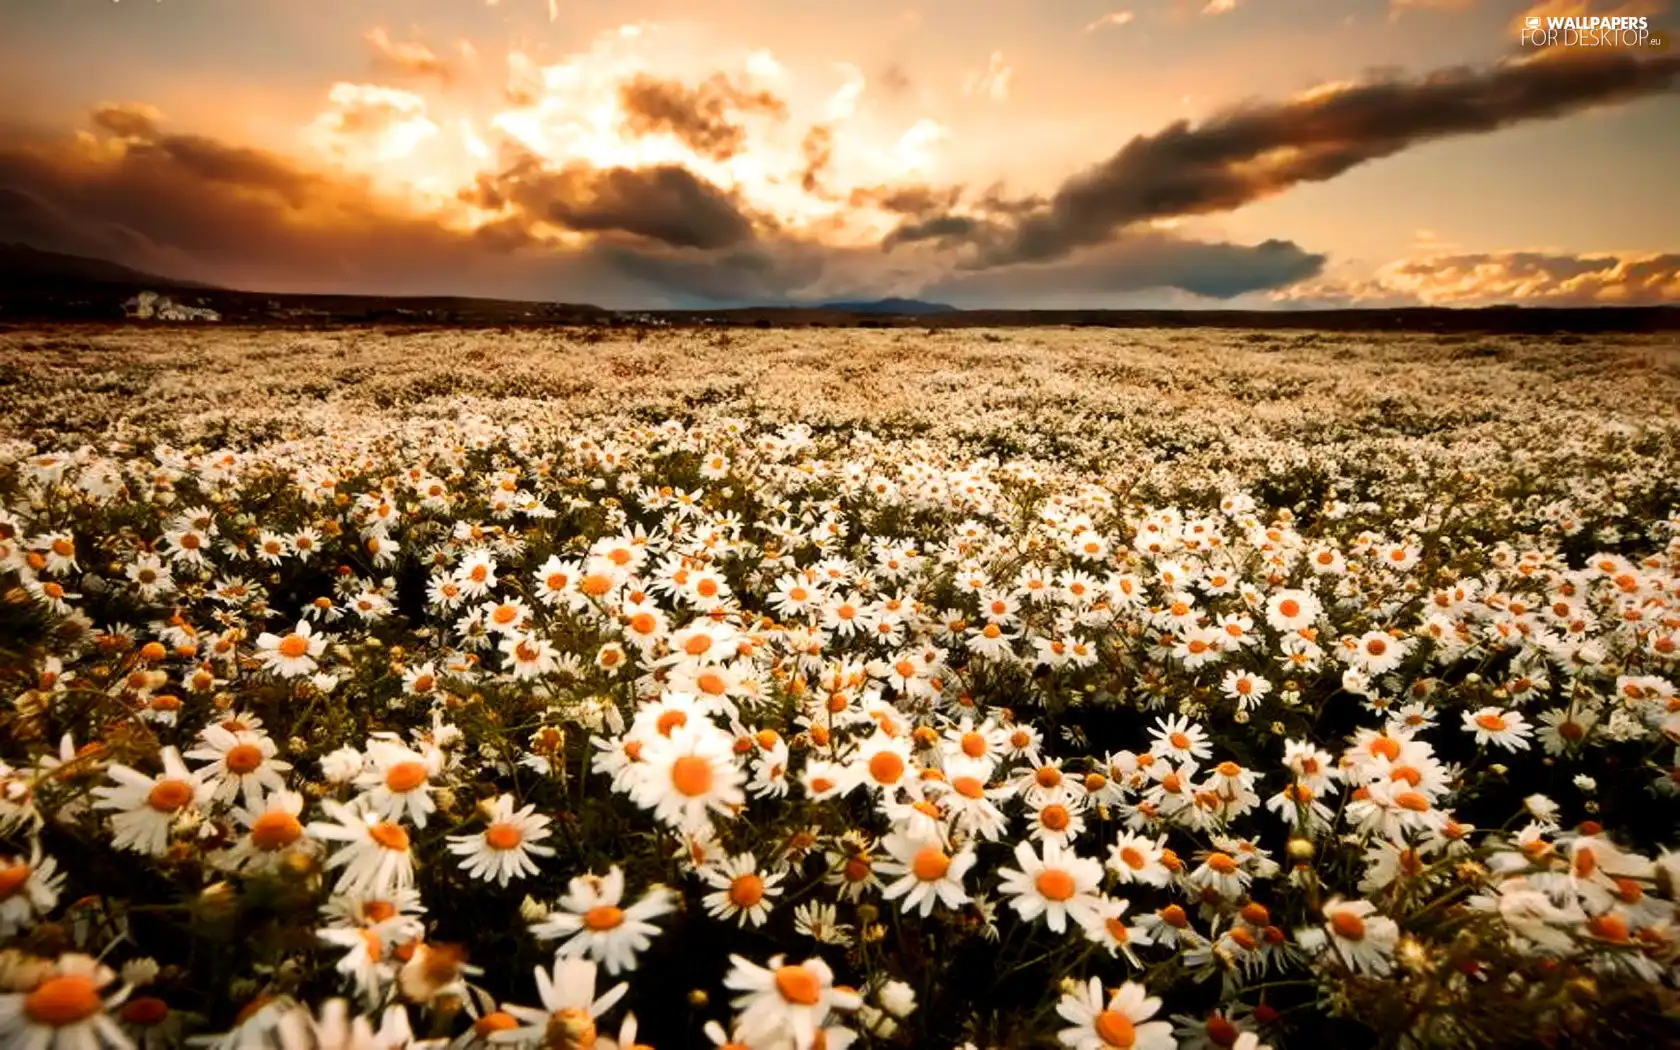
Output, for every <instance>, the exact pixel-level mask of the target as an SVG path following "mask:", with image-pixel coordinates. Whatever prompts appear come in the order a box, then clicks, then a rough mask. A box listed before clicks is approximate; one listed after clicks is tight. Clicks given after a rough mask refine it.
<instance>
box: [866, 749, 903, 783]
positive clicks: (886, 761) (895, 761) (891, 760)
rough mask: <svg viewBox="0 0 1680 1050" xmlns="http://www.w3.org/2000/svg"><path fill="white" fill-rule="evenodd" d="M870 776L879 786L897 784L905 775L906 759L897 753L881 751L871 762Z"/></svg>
mask: <svg viewBox="0 0 1680 1050" xmlns="http://www.w3.org/2000/svg"><path fill="white" fill-rule="evenodd" d="M869 775H870V776H871V777H873V778H875V782H876V783H878V784H896V783H898V779H899V778H900V777H902V776H903V775H904V759H902V758H900V757H898V752H896V751H881V752H878V753H877V754H876V755H875V757H874V758H872V759H870V760H869Z"/></svg>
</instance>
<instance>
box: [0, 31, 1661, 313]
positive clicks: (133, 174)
mask: <svg viewBox="0 0 1680 1050" xmlns="http://www.w3.org/2000/svg"><path fill="white" fill-rule="evenodd" d="M1665 7H1666V5H1665V4H1664V3H1661V2H1651V3H1644V2H1640V0H1633V2H1618V0H1603V2H1600V3H1596V4H1588V3H1580V2H1574V0H1549V2H1543V3H1540V4H1534V3H1531V2H1522V0H1519V2H1514V3H1504V2H1496V0H1234V2H1233V0H1212V2H1209V0H1196V2H1179V0H1128V2H1125V3H1117V2H1115V0H967V2H961V0H921V2H917V3H913V4H908V5H907V4H905V3H885V2H876V0H853V2H849V3H846V4H825V3H796V2H793V0H725V2H715V3H705V2H699V0H690V2H687V3H674V2H649V0H619V2H614V3H607V2H601V0H554V2H552V3H551V2H550V0H493V2H486V0H332V2H329V0H118V2H113V0H0V242H21V243H27V244H30V245H32V246H35V247H40V248H47V249H52V250H58V251H66V252H72V253H75V254H82V255H93V256H99V257H102V258H108V259H113V260H116V261H119V262H123V263H126V264H128V265H131V266H136V267H139V268H141V269H146V270H150V271H153V272H158V273H164V274H168V275H171V276H179V277H186V278H193V279H198V280H204V281H210V282H214V283H218V284H224V285H230V286H236V287H244V288H253V289H271V290H276V291H344V292H365V293H382V294H409V293H419V294H467V295H489V296H500V297H506V298H533V299H543V300H560V301H570V302H594V303H598V304H600V305H604V306H611V307H623V308H635V307H661V306H703V305H708V304H719V305H724V304H737V303H770V302H807V301H820V300H824V299H834V298H847V299H852V298H863V297H874V296H884V295H906V296H919V297H922V298H928V299H935V300H939V301H944V302H950V303H954V304H957V305H962V306H985V305H992V306H1009V307H1031V306H1045V307H1052V306H1086V307H1100V306H1109V307H1145V306H1147V307H1160V306H1169V307H1179V306H1182V307H1254V306H1279V307H1283V306H1300V305H1404V304H1416V303H1433V304H1444V305H1479V304H1484V303H1491V302H1526V303H1535V304H1550V305H1575V304H1591V303H1652V302H1675V301H1680V192H1677V190H1676V179H1675V174H1674V173H1675V172H1677V171H1680V134H1677V132H1680V47H1671V48H1656V47H1646V48H1627V49H1621V48H1616V49H1605V48H1599V49H1574V50H1571V51H1567V52H1566V51H1563V50H1562V49H1551V50H1539V51H1537V50H1535V49H1524V48H1523V47H1521V46H1520V45H1519V42H1518V31H1517V27H1518V26H1519V25H1520V24H1521V20H1522V18H1523V17H1524V16H1525V15H1527V14H1540V15H1551V14H1602V15H1647V16H1649V17H1650V24H1651V26H1652V27H1653V29H1652V34H1653V35H1655V36H1659V37H1660V36H1663V35H1665V33H1664V27H1667V26H1669V25H1674V26H1676V27H1680V19H1673V20H1670V18H1669V16H1668V13H1667V12H1666V10H1665Z"/></svg>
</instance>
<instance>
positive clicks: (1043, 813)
mask: <svg viewBox="0 0 1680 1050" xmlns="http://www.w3.org/2000/svg"><path fill="white" fill-rule="evenodd" d="M1072 820H1073V817H1072V816H1071V815H1069V813H1068V811H1067V807H1066V806H1062V805H1058V804H1056V803H1051V804H1050V805H1048V806H1045V807H1044V808H1043V809H1041V810H1039V811H1038V822H1039V823H1040V824H1043V825H1044V826H1045V827H1046V828H1049V829H1050V830H1051V831H1066V830H1067V826H1068V824H1069V823H1070V822H1071V821H1072Z"/></svg>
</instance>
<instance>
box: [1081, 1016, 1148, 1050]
mask: <svg viewBox="0 0 1680 1050" xmlns="http://www.w3.org/2000/svg"><path fill="white" fill-rule="evenodd" d="M1091 1027H1092V1028H1094V1029H1096V1032H1097V1038H1098V1039H1101V1040H1102V1041H1103V1045H1104V1046H1115V1047H1132V1046H1135V1045H1137V1029H1136V1028H1134V1027H1133V1026H1132V1019H1131V1018H1130V1017H1127V1016H1126V1015H1125V1014H1123V1013H1120V1012H1119V1011H1116V1010H1104V1011H1103V1012H1102V1013H1100V1014H1098V1015H1097V1016H1096V1017H1094V1018H1092V1020H1091Z"/></svg>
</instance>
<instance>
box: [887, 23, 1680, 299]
mask: <svg viewBox="0 0 1680 1050" xmlns="http://www.w3.org/2000/svg"><path fill="white" fill-rule="evenodd" d="M1677 78H1680V54H1668V53H1659V54H1656V55H1654V56H1647V55H1641V54H1636V53H1634V52H1629V51H1620V50H1611V49H1602V50H1596V51H1585V50H1576V51H1573V52H1559V53H1557V54H1555V55H1554V54H1547V55H1545V56H1544V57H1541V58H1536V59H1529V60H1525V61H1518V62H1508V63H1504V64H1500V65H1496V66H1493V67H1491V68H1480V69H1478V68H1469V67H1459V68H1453V69H1445V70H1440V71H1438V72H1435V73H1432V74H1430V75H1428V76H1425V77H1423V78H1420V79H1399V78H1392V77H1389V78H1382V79H1376V80H1371V81H1368V82H1364V83H1357V84H1351V85H1345V86H1336V87H1332V88H1327V89H1324V90H1321V91H1317V92H1313V93H1309V94H1306V95H1302V96H1299V97H1296V98H1292V99H1289V100H1286V101H1282V102H1269V103H1255V104H1250V105H1246V106H1242V107H1238V108H1236V109H1232V110H1230V111H1228V112H1225V113H1222V114H1219V115H1217V116H1214V117H1212V118H1210V119H1208V120H1206V121H1203V122H1201V123H1199V124H1192V123H1190V122H1189V121H1179V122H1177V123H1174V124H1172V125H1169V126H1168V127H1166V128H1165V129H1163V130H1161V131H1158V132H1155V133H1153V134H1149V135H1139V136H1137V137H1135V138H1133V139H1132V140H1131V141H1130V142H1128V143H1126V145H1125V146H1123V147H1121V149H1120V150H1119V151H1118V152H1116V153H1115V154H1113V155H1112V156H1110V157H1109V158H1108V159H1107V160H1104V161H1102V162H1101V163H1099V164H1097V165H1095V166H1093V167H1091V168H1090V169H1088V170H1086V171H1083V172H1081V173H1079V174H1077V175H1074V176H1073V177H1071V178H1069V179H1067V180H1066V181H1065V182H1063V183H1062V185H1061V186H1060V187H1059V188H1058V189H1057V190H1056V192H1055V194H1054V195H1053V196H1052V197H1051V198H1050V199H1049V200H1048V201H1045V202H1042V203H1037V204H1033V203H1028V202H1015V203H1014V204H1011V203H1010V202H1007V201H1005V200H1003V199H1002V198H1001V197H994V198H993V199H992V200H991V202H990V206H989V207H987V208H981V209H978V210H980V211H982V212H986V211H989V212H992V213H993V214H990V215H983V216H982V221H978V222H975V223H974V224H973V226H972V228H971V229H970V230H969V231H968V233H967V234H966V235H965V237H964V240H965V241H966V242H967V245H968V246H969V248H970V249H971V250H972V254H971V256H970V257H969V258H968V259H967V260H966V261H965V263H964V265H966V266H970V267H975V268H985V267H989V266H1001V265H1006V264H1009V263H1014V262H1025V261H1032V260H1044V259H1055V258H1059V257H1061V256H1063V255H1066V254H1067V253H1069V252H1071V251H1073V250H1075V249H1077V248H1081V247H1087V246H1090V245H1095V244H1101V243H1103V242H1105V241H1108V240H1110V239H1111V238H1113V237H1114V236H1116V235H1117V234H1118V233H1119V232H1120V231H1122V230H1124V229H1125V228H1127V227H1128V226H1131V225H1133V224H1136V223H1141V222H1146V221H1148V220H1151V219H1158V218H1169V217H1176V216H1188V215H1203V214H1209V213H1214V212H1223V211H1230V210H1232V209H1235V208H1239V207H1241V206H1243V205H1245V204H1248V203H1250V202H1252V201H1256V200H1259V199H1262V198H1265V197H1268V196H1271V195H1273V194H1276V193H1279V192H1281V191H1283V190H1285V189H1288V188H1290V187H1292V186H1295V185H1297V184H1300V183H1303V182H1321V181H1324V180H1327V179H1331V178H1334V177H1336V176H1337V175H1340V174H1342V173H1343V172H1345V171H1347V170H1348V169H1350V168H1353V167H1355V166H1356V165H1359V164H1363V163H1365V162H1367V161H1371V160H1376V159H1378V158H1381V157H1387V156H1391V155H1393V154H1395V153H1398V152H1400V151H1401V150H1404V149H1406V148H1408V147H1411V146H1414V145H1418V144H1420V143H1423V142H1428V141H1432V140H1435V139H1440V138H1445V137H1448V136H1453V135H1466V134H1472V133H1477V132H1486V131H1492V130H1495V129H1498V128H1502V127H1505V126H1507V125H1510V124H1515V123H1518V122H1521V121H1527V120H1543V119H1548V118H1553V117H1559V116H1563V115H1565V114H1569V113H1573V112H1576V111H1579V110H1582V109H1586V108H1589V107H1592V106H1598V105H1604V104H1608V103H1614V102H1621V101H1625V100H1628V99H1633V98H1638V97H1641V96H1646V95H1653V94H1657V93H1660V92H1665V91H1669V90H1672V89H1673V88H1674V86H1675V84H1676V80H1677ZM999 211H1014V212H1016V214H1015V215H1013V216H1011V217H1007V218H999V217H997V214H996V213H997V212H999ZM953 228H954V226H953V224H949V223H938V224H931V225H930V220H928V219H927V218H925V217H923V218H919V219H917V220H916V221H913V222H907V223H906V224H905V225H904V227H903V228H901V229H900V230H899V231H896V232H895V233H894V234H893V235H892V237H891V238H889V241H890V244H892V245H896V244H901V243H909V242H914V241H917V240H926V239H928V231H929V230H930V229H932V230H941V231H943V230H950V229H953Z"/></svg>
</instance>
